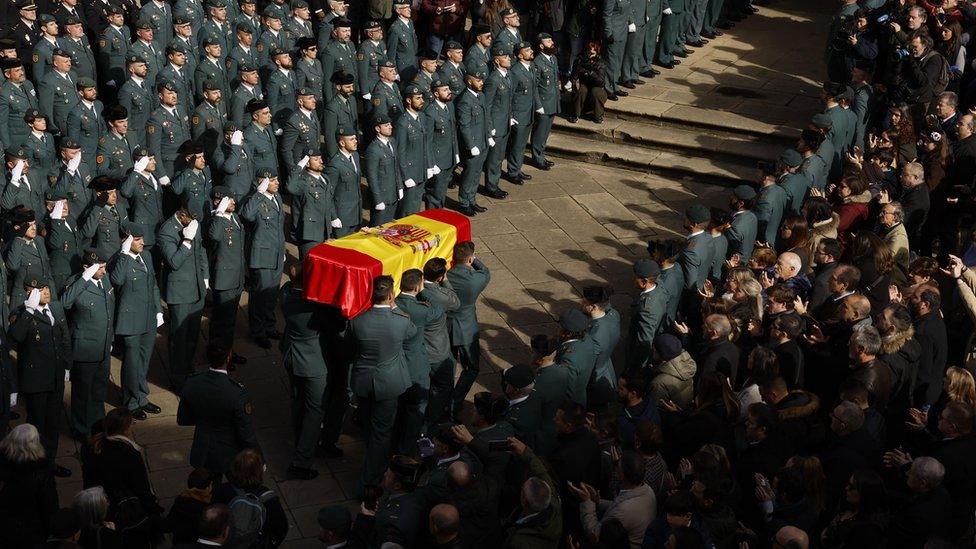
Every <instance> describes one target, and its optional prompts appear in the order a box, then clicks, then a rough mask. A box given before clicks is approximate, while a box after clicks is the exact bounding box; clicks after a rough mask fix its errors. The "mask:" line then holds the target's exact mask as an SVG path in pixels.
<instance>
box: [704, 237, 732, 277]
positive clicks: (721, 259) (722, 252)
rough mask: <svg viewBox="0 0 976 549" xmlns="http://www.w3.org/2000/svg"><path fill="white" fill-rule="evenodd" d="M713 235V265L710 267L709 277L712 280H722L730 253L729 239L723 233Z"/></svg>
mask: <svg viewBox="0 0 976 549" xmlns="http://www.w3.org/2000/svg"><path fill="white" fill-rule="evenodd" d="M711 235H712V265H711V267H709V273H711V274H709V276H710V277H711V278H712V280H722V267H724V266H725V258H726V257H727V256H728V253H729V239H728V238H726V237H725V234H724V233H722V232H719V233H717V234H716V233H711Z"/></svg>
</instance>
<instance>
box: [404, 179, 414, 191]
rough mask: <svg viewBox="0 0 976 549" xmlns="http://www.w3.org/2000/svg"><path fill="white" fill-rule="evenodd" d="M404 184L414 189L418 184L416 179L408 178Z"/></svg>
mask: <svg viewBox="0 0 976 549" xmlns="http://www.w3.org/2000/svg"><path fill="white" fill-rule="evenodd" d="M403 185H404V186H405V187H406V188H408V189H412V188H414V187H416V186H417V182H416V181H414V180H413V179H408V180H406V181H404V182H403Z"/></svg>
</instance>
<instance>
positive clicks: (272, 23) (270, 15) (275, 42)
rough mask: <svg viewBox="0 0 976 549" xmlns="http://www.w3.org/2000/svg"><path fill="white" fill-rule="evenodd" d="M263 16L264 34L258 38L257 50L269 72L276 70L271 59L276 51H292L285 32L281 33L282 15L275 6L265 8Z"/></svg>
mask: <svg viewBox="0 0 976 549" xmlns="http://www.w3.org/2000/svg"><path fill="white" fill-rule="evenodd" d="M261 15H262V16H263V18H264V32H262V33H261V37H260V38H258V45H257V46H256V49H257V50H258V55H260V56H262V58H261V62H262V63H263V64H264V66H265V67H267V69H268V70H274V65H275V64H274V60H273V59H271V57H273V56H274V52H276V51H283V52H289V51H291V41H290V40H289V39H288V37H287V36H286V35H285V33H284V32H281V28H282V24H281V15H279V13H278V10H276V9H275V7H274V4H271V5H269V6H267V7H265V8H264V11H263V12H262V13H261ZM261 74H264V73H261ZM262 80H263V78H262Z"/></svg>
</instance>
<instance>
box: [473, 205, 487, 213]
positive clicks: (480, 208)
mask: <svg viewBox="0 0 976 549" xmlns="http://www.w3.org/2000/svg"><path fill="white" fill-rule="evenodd" d="M471 209H472V210H474V211H476V212H478V213H481V212H487V211H488V208H486V207H484V206H482V205H480V204H472V205H471Z"/></svg>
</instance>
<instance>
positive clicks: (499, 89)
mask: <svg viewBox="0 0 976 549" xmlns="http://www.w3.org/2000/svg"><path fill="white" fill-rule="evenodd" d="M491 56H492V62H493V70H492V72H491V74H490V75H488V80H486V81H485V106H486V107H487V109H488V118H487V121H488V155H487V158H486V159H485V190H484V192H483V194H484V195H485V196H488V197H491V198H494V199H496V200H498V199H502V198H505V197H507V196H508V192H507V191H503V190H501V189H500V188H498V183H499V182H500V180H501V177H502V161H503V160H505V156H506V153H507V152H508V130H509V128H511V127H512V121H513V120H514V118H512V78H511V76H510V75H509V74H508V70H509V68H511V66H512V50H511V48H507V47H506V46H504V45H503V44H501V43H498V42H497V41H496V43H495V45H493V46H492V47H491ZM462 124H463V122H462Z"/></svg>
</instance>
